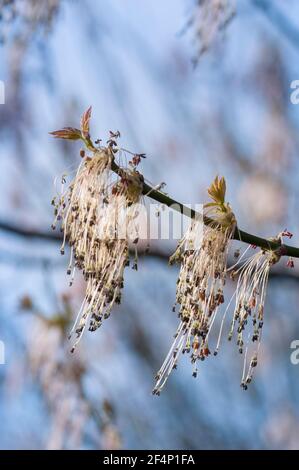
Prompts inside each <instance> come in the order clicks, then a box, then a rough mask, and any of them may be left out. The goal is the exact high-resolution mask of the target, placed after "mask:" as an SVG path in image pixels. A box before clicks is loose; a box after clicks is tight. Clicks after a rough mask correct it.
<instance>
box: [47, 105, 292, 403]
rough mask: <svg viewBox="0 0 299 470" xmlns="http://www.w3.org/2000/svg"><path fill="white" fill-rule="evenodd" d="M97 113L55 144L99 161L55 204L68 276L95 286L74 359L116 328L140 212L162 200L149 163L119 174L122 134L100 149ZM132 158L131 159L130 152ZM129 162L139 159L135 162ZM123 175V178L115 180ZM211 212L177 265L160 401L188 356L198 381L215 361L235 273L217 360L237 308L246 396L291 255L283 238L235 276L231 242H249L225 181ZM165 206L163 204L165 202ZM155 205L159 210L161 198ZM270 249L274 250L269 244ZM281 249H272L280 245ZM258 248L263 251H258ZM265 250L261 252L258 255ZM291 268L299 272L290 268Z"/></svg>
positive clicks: (233, 328)
mask: <svg viewBox="0 0 299 470" xmlns="http://www.w3.org/2000/svg"><path fill="white" fill-rule="evenodd" d="M90 116H91V108H89V109H88V110H87V111H86V112H85V113H84V114H83V116H82V119H81V129H76V128H70V127H67V128H64V129H61V130H59V131H55V132H53V133H52V134H53V135H54V136H55V137H58V138H63V139H71V140H78V139H81V140H83V141H84V143H85V145H86V147H87V149H88V150H89V151H90V152H91V153H90V154H89V155H86V153H85V150H81V152H80V155H81V157H82V162H81V164H80V166H79V168H78V170H77V172H76V174H75V177H74V179H73V181H72V182H71V183H70V184H69V186H68V187H67V189H66V190H64V191H62V193H61V194H60V195H59V196H57V197H55V198H54V199H53V205H54V206H55V220H54V224H53V228H55V227H56V224H57V223H58V222H59V223H61V230H62V232H63V243H62V247H61V253H62V254H64V250H65V244H66V242H67V243H68V244H69V245H70V251H71V254H70V264H69V267H68V274H69V275H71V284H72V282H73V278H74V274H75V270H76V269H79V270H80V271H82V273H83V275H84V278H85V280H86V294H85V298H84V300H83V303H82V305H81V308H80V310H79V313H78V315H77V319H76V321H75V324H74V327H73V329H72V331H71V334H72V333H73V332H75V333H76V335H77V339H76V341H75V344H74V347H73V350H74V348H75V346H76V344H77V343H78V341H79V340H80V338H81V336H82V334H83V332H84V330H85V329H86V326H88V328H89V330H90V331H94V330H96V329H97V328H99V326H101V324H102V322H103V320H104V319H105V318H108V317H109V315H110V313H111V310H112V308H113V306H114V305H115V304H118V303H120V301H121V290H122V288H123V285H124V269H125V267H126V266H128V265H129V264H130V256H129V243H130V242H132V244H133V246H134V248H135V257H134V263H133V266H132V267H133V269H137V243H138V240H139V225H138V221H137V217H138V215H139V209H140V207H139V205H138V203H139V202H141V201H142V193H143V192H145V194H147V195H149V194H151V193H152V192H156V188H150V191H149V192H148V191H147V190H146V188H148V185H146V184H144V179H143V176H142V175H141V174H140V173H139V172H138V171H137V165H138V164H139V163H140V160H141V158H143V157H144V154H132V158H131V161H130V162H129V167H127V166H126V167H120V166H119V165H117V164H116V162H115V156H116V155H117V154H118V153H120V152H121V151H122V150H123V149H120V147H119V146H118V144H117V139H118V137H119V133H118V132H117V133H112V132H110V139H109V140H108V141H107V145H106V146H102V145H100V141H96V142H95V144H97V145H95V144H93V142H92V141H91V138H90V134H89V121H90ZM124 152H126V153H128V151H124ZM129 153H130V152H129ZM115 174H117V177H115ZM62 183H63V184H65V183H66V178H65V176H64V177H63V179H62ZM208 194H209V196H210V198H211V199H212V201H211V202H209V203H207V204H205V205H204V210H203V216H200V217H196V218H195V219H193V220H192V223H191V225H190V228H189V229H188V230H187V232H186V234H185V236H184V237H183V238H182V239H181V241H180V242H179V244H178V247H177V249H176V251H175V253H174V254H173V256H172V257H171V258H170V263H171V264H172V263H174V262H179V263H180V265H181V267H180V273H179V277H178V280H177V288H176V302H175V306H174V311H175V310H176V307H177V306H178V317H179V325H178V328H177V330H176V333H175V337H174V338H175V339H174V342H173V344H172V346H171V348H170V350H169V352H168V354H167V357H166V359H165V361H164V363H163V365H162V367H161V368H160V370H159V371H158V373H157V376H156V385H155V388H154V390H153V393H154V394H157V395H159V394H160V392H161V390H162V388H163V386H164V385H165V383H166V381H167V379H168V377H169V375H170V373H171V371H172V370H173V369H175V368H176V367H177V364H178V360H179V357H180V355H181V353H183V354H184V353H186V354H187V355H189V357H190V360H191V363H192V365H193V376H195V377H196V376H197V372H198V369H197V368H198V361H203V360H205V359H206V358H207V357H208V356H209V355H210V354H211V352H210V347H211V346H210V344H209V342H210V343H211V338H210V335H211V332H212V331H213V330H214V329H215V327H214V328H212V327H213V325H217V324H218V321H217V317H218V312H219V311H221V310H222V307H223V304H224V303H225V298H224V294H225V292H224V291H225V284H226V280H227V276H228V273H229V272H230V276H231V278H232V279H233V280H235V279H236V278H237V279H238V280H237V285H236V289H235V292H234V294H233V296H232V297H231V299H230V301H229V302H228V303H227V305H226V307H225V308H224V309H223V311H222V312H221V320H220V329H219V331H218V340H217V343H216V345H215V346H214V345H213V352H214V355H217V353H218V350H219V346H220V342H221V338H222V333H223V330H224V324H225V319H226V317H227V313H228V312H229V311H230V306H231V304H232V302H233V300H234V299H235V308H234V309H232V310H233V314H232V320H231V325H230V330H229V335H228V339H229V340H231V339H232V338H233V336H236V342H237V345H238V348H239V352H240V353H241V354H242V353H244V366H243V375H242V380H241V385H242V387H243V388H244V389H247V386H248V384H249V383H250V382H251V380H252V376H253V370H254V368H255V367H256V365H257V360H258V352H259V348H260V344H261V336H262V327H263V321H264V303H265V296H266V289H267V283H268V277H269V271H270V269H271V267H272V265H274V264H275V263H277V262H278V261H279V259H280V257H281V256H282V255H283V254H286V251H285V252H284V249H285V246H284V245H283V242H282V238H283V237H289V238H291V236H292V234H291V233H290V232H288V231H287V230H285V231H283V232H281V233H280V234H279V235H278V237H276V238H275V239H269V241H267V243H265V241H264V244H265V245H266V248H263V249H262V250H261V251H260V252H258V253H257V254H254V255H253V256H249V257H247V258H245V254H246V252H247V250H248V249H249V248H248V249H247V250H245V252H244V253H243V254H242V255H241V256H240V250H236V251H235V257H236V258H237V259H238V260H237V262H236V264H235V265H234V266H232V267H231V268H229V269H228V268H227V261H228V251H229V246H230V241H231V240H232V239H233V238H234V237H235V235H236V234H239V237H238V238H239V239H240V240H241V238H240V232H239V231H238V228H237V222H236V218H235V215H234V213H233V211H232V209H231V207H230V205H229V204H228V203H227V202H226V201H225V194H226V183H225V180H224V178H218V177H216V178H215V180H214V181H213V183H212V184H211V186H210V187H209V189H208ZM158 196H159V197H158ZM158 196H156V198H157V200H158V201H160V199H161V194H158ZM270 242H271V243H270ZM272 242H273V243H272ZM253 248H254V247H253ZM255 248H256V247H255ZM287 266H289V267H293V266H294V262H293V260H292V259H291V258H290V259H289V261H288V264H287Z"/></svg>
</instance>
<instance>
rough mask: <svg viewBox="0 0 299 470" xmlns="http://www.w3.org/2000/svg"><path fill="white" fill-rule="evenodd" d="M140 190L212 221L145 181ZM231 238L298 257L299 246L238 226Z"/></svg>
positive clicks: (206, 221)
mask: <svg viewBox="0 0 299 470" xmlns="http://www.w3.org/2000/svg"><path fill="white" fill-rule="evenodd" d="M111 169H112V171H114V172H115V173H117V174H118V175H121V173H122V169H121V168H120V167H119V166H118V165H117V163H116V162H115V161H112V165H111ZM142 192H143V194H144V195H145V196H148V197H150V198H151V199H154V200H155V201H157V202H160V203H161V204H165V205H166V206H168V207H171V208H172V209H173V210H176V211H177V212H179V213H181V214H184V215H186V216H187V217H191V218H192V219H194V218H195V217H197V218H198V219H199V220H202V219H203V222H204V224H205V225H210V224H211V223H212V222H213V221H212V220H211V219H210V218H209V217H205V216H204V217H202V215H201V214H199V213H198V212H196V211H195V210H193V209H190V208H189V207H186V206H184V204H182V203H181V202H178V201H176V200H175V199H173V198H171V197H169V196H168V195H167V194H165V193H163V192H161V191H158V190H156V189H155V188H153V187H152V186H150V185H149V184H147V183H144V184H143V191H142ZM233 238H234V239H235V240H239V241H241V242H244V243H248V244H249V245H254V246H259V247H260V248H266V249H270V250H277V249H278V248H282V247H283V250H282V251H281V255H282V256H292V257H293V258H299V248H296V247H294V246H289V245H285V244H283V245H281V244H280V243H278V242H275V241H271V240H268V239H266V238H261V237H258V236H256V235H252V234H251V233H247V232H244V231H243V230H240V229H239V228H238V227H236V230H235V233H234V237H233Z"/></svg>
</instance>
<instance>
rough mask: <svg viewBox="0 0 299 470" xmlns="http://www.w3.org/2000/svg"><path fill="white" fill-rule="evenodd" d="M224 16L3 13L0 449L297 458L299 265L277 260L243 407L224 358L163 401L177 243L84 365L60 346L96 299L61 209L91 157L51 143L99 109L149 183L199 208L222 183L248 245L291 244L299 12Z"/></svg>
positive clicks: (18, 5)
mask: <svg viewBox="0 0 299 470" xmlns="http://www.w3.org/2000/svg"><path fill="white" fill-rule="evenodd" d="M217 3H218V0H209V1H204V2H203V3H202V6H201V7H200V6H199V4H200V2H197V1H196V0H164V1H163V2H162V1H155V0H143V1H142V2H141V1H138V0H99V1H94V0H93V1H92V0H81V1H79V0H78V1H75V0H40V1H34V0H16V1H5V0H1V1H0V6H1V10H0V15H1V16H0V39H1V47H0V80H3V81H4V83H5V95H6V96H5V98H6V102H5V104H3V105H0V136H1V150H0V152H1V163H2V168H1V172H0V190H1V205H0V318H1V320H0V340H2V341H3V342H4V343H5V359H6V363H5V365H0V423H1V424H0V448H1V449H43V448H50V449H57V448H58V449H61V448H62V449H75V448H80V449H85V448H88V449H101V448H109V449H111V448H114V449H116V448H121V449H139V448H140V449H211V448H212V449H216V448H225V449H231V448H235V449H264V448H267V449H269V448H282V449H295V448H298V447H299V365H298V366H294V365H292V364H291V362H290V353H291V349H290V344H291V342H292V341H293V340H294V339H299V318H298V301H299V291H298V287H299V270H298V265H297V266H296V262H295V268H294V269H293V270H288V269H287V268H286V266H285V265H286V260H285V259H283V260H282V261H281V262H280V263H279V266H277V267H276V268H275V269H274V270H273V275H272V276H271V277H270V283H269V288H268V295H267V300H266V313H265V326H264V337H263V342H262V347H261V352H260V357H259V366H258V368H257V371H256V374H255V378H254V381H253V383H252V384H251V385H250V387H249V389H248V390H247V391H246V392H244V391H242V389H241V388H240V375H241V367H242V362H241V361H240V357H239V355H238V353H237V350H236V347H235V346H232V345H230V344H227V342H226V341H224V342H223V347H222V349H221V351H220V354H219V355H218V356H217V358H216V359H214V358H212V359H210V360H208V361H205V363H203V366H202V367H201V368H200V372H199V376H198V377H197V379H194V378H192V376H191V375H192V368H191V366H190V363H189V361H188V360H187V358H186V357H182V359H181V361H180V363H179V367H178V370H177V371H175V372H174V373H173V374H172V375H171V377H170V379H169V381H168V383H167V385H166V387H165V389H164V390H163V393H162V394H161V396H160V397H155V396H152V394H151V390H152V387H153V382H154V375H155V372H156V371H157V370H158V368H159V367H160V365H161V363H162V362H163V359H164V357H165V355H166V353H167V351H168V348H169V346H170V344H171V340H172V335H173V333H174V331H175V329H176V325H177V317H176V315H175V314H174V313H172V311H171V308H172V305H173V302H174V299H175V284H176V278H177V275H178V268H177V267H175V266H174V267H169V266H168V263H167V256H168V255H169V254H170V253H171V251H172V250H173V248H174V244H173V242H171V243H168V242H166V241H161V242H159V241H155V242H154V243H153V244H152V247H151V251H152V254H151V255H149V256H148V257H147V258H142V259H141V260H140V263H139V270H138V272H137V273H136V272H134V271H132V270H131V269H128V270H127V272H126V273H125V289H124V292H123V302H122V305H121V306H120V307H117V308H116V309H115V310H114V311H113V313H112V315H111V317H110V318H109V320H108V321H107V322H105V323H104V325H103V327H102V328H101V329H100V330H97V331H96V332H94V333H90V332H86V333H85V335H84V337H83V339H82V342H81V343H80V346H79V347H78V349H77V351H76V353H75V354H74V355H71V354H70V346H71V345H70V343H69V342H68V340H67V332H68V331H69V327H70V325H71V324H72V321H73V320H74V318H75V315H76V311H77V310H78V307H79V305H80V303H81V301H82V298H83V296H84V283H83V281H82V280H80V276H78V278H77V280H76V282H75V284H74V286H73V287H72V288H69V287H68V279H67V277H66V275H65V271H66V267H67V263H68V260H67V258H66V257H61V256H60V253H59V242H58V241H57V240H55V233H54V232H53V233H52V232H51V231H50V226H51V223H52V207H51V205H50V201H51V199H52V197H53V194H54V185H53V181H54V178H55V177H56V176H59V175H61V174H63V173H64V172H65V171H68V170H69V169H70V168H74V167H75V166H76V165H77V164H78V163H79V160H80V157H79V149H80V145H79V144H77V143H74V142H58V141H54V140H53V139H52V138H50V137H49V135H48V132H49V131H52V130H55V129H59V128H61V127H63V126H66V125H67V126H74V127H78V125H79V119H80V116H81V114H82V112H83V111H84V110H85V109H87V108H88V106H89V105H92V106H93V116H92V121H91V122H92V124H91V130H92V135H93V136H94V137H101V138H103V139H104V140H106V138H107V137H106V136H108V132H109V130H114V131H115V130H119V131H120V132H121V135H122V139H121V142H122V145H123V146H124V147H126V148H129V149H130V150H132V151H136V152H145V153H146V154H147V159H146V160H143V161H142V166H141V171H142V172H143V173H144V174H145V176H146V178H147V179H148V180H150V181H151V182H153V183H154V184H158V183H161V182H162V181H163V182H164V181H165V182H166V183H167V187H166V191H167V192H168V193H169V194H170V195H172V196H173V197H174V198H176V199H177V200H180V201H182V202H185V203H189V204H194V203H197V202H204V201H205V194H206V188H207V187H208V186H209V184H210V182H211V180H212V179H213V178H214V177H215V175H216V174H220V175H224V176H225V177H226V180H227V186H228V193H227V198H228V200H229V201H230V202H231V204H232V206H233V208H234V212H235V213H236V214H237V218H238V222H239V226H240V227H241V228H242V229H244V230H247V231H250V232H251V233H255V234H258V235H262V236H265V237H268V236H273V235H276V234H277V233H278V232H280V231H281V230H283V229H284V228H286V227H287V228H288V230H290V231H291V232H293V233H294V237H293V239H292V242H293V244H294V245H296V246H298V245H299V221H298V207H299V186H298V169H299V168H298V167H299V159H298V155H299V140H298V126H299V107H297V106H295V105H292V104H291V102H290V93H291V89H290V83H291V82H292V80H296V79H299V67H298V64H299V5H298V1H297V2H296V1H295V0H285V1H284V2H281V1H278V0H271V1H270V0H268V1H267V0H239V1H236V2H234V1H228V2H227V4H226V2H224V4H226V7H225V8H226V9H225V10H224V11H223V12H222V16H221V17H220V22H219V23H218V22H217V21H216V20H215V19H214V18H213V16H210V15H207V16H206V15H204V12H205V11H208V10H206V9H207V8H213V7H215V5H217ZM207 4H209V5H208V7H207ZM234 6H235V7H236V14H235V15H234V16H233V17H232V18H230V8H234ZM227 12H228V13H227ZM226 15H227V17H226ZM226 23H227V24H226ZM218 26H219V27H218ZM56 236H57V235H56ZM236 246H240V244H236ZM297 264H298V263H297Z"/></svg>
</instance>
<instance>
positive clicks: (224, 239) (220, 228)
mask: <svg viewBox="0 0 299 470" xmlns="http://www.w3.org/2000/svg"><path fill="white" fill-rule="evenodd" d="M225 191H226V186H225V180H224V178H221V179H220V180H219V179H218V177H216V178H215V180H214V182H213V184H212V185H211V187H210V188H209V190H208V192H209V195H210V196H211V198H212V199H213V202H211V203H208V204H206V205H205V209H204V211H205V216H209V218H210V220H209V224H208V225H206V226H204V227H202V221H200V220H195V221H194V222H193V223H192V225H191V227H190V229H189V230H188V231H187V233H186V235H185V236H184V237H183V239H182V240H181V241H180V243H179V245H178V248H177V250H176V252H175V253H174V255H173V256H172V257H171V259H170V262H171V263H172V262H174V261H178V262H180V263H181V269H180V274H179V278H178V280H177V290H176V303H177V304H178V305H179V306H180V307H179V314H178V316H179V318H180V324H179V326H178V329H177V331H176V334H175V340H174V342H173V345H172V346H171V348H170V351H169V353H168V355H167V357H166V359H165V361H164V363H163V365H162V367H161V369H160V370H159V372H158V374H157V376H156V380H157V382H156V386H155V388H154V391H153V393H154V394H159V393H160V391H161V389H162V387H163V385H164V384H165V382H166V380H167V378H168V376H169V374H170V373H171V371H172V369H173V368H176V365H177V361H178V358H179V355H180V353H187V354H189V355H190V359H191V363H192V364H194V370H193V375H194V376H196V375H197V361H198V360H204V359H205V358H206V357H207V356H208V355H209V354H210V350H209V346H208V338H209V333H210V330H211V327H212V325H213V323H214V320H215V318H216V315H217V312H218V309H219V307H220V305H221V304H223V302H224V285H225V281H226V265H227V253H228V245H229V241H230V239H231V238H232V236H233V233H234V230H235V227H236V219H235V216H234V214H233V212H232V210H231V208H230V206H229V204H227V203H225ZM201 230H203V236H202V240H201V243H200V241H199V240H198V233H201Z"/></svg>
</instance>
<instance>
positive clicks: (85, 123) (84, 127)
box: [81, 106, 92, 139]
mask: <svg viewBox="0 0 299 470" xmlns="http://www.w3.org/2000/svg"><path fill="white" fill-rule="evenodd" d="M91 110H92V107H91V106H90V107H89V108H88V109H87V110H86V111H85V113H83V115H82V117H81V132H82V135H83V137H85V138H86V139H87V138H89V121H90V117H91Z"/></svg>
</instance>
